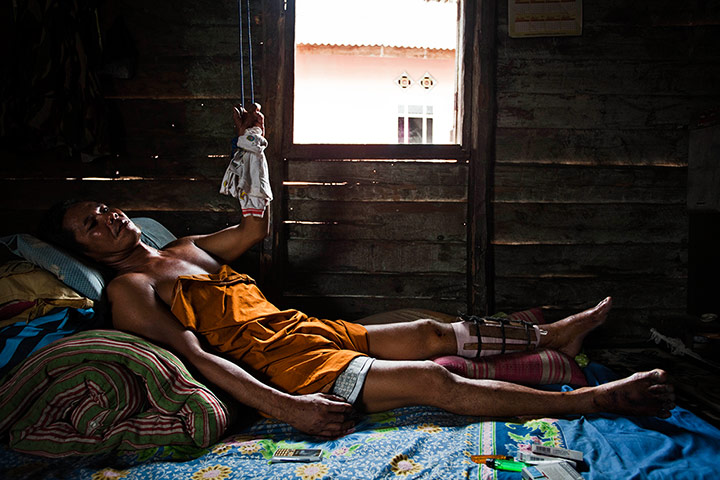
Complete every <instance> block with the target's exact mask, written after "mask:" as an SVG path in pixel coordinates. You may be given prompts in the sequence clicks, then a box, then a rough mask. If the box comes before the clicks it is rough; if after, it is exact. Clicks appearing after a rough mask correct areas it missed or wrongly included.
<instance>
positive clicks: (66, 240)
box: [38, 199, 83, 253]
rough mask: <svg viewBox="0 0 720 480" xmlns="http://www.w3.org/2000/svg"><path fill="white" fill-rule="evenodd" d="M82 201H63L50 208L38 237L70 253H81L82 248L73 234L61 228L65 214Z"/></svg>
mask: <svg viewBox="0 0 720 480" xmlns="http://www.w3.org/2000/svg"><path fill="white" fill-rule="evenodd" d="M82 201H83V200H76V199H71V200H64V201H62V202H58V203H56V204H54V205H53V206H52V207H50V208H49V209H48V210H47V211H46V212H45V215H44V217H43V222H42V224H41V225H40V227H39V231H38V236H39V237H40V238H42V239H43V240H45V241H46V242H50V243H53V244H55V245H58V246H61V247H63V248H66V249H68V250H70V251H72V252H76V253H83V248H82V246H81V245H80V244H79V243H78V242H77V240H75V234H74V233H73V232H71V231H70V230H67V229H66V228H64V227H63V220H64V219H65V214H66V213H67V211H68V210H69V209H70V207H72V206H73V205H77V204H78V203H81V202H82Z"/></svg>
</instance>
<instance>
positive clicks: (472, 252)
mask: <svg viewBox="0 0 720 480" xmlns="http://www.w3.org/2000/svg"><path fill="white" fill-rule="evenodd" d="M463 8H464V9H465V15H464V19H465V22H464V37H465V48H464V52H465V59H464V65H465V68H466V71H465V72H464V78H463V79H464V80H465V82H466V93H465V96H464V102H465V105H466V106H468V105H469V108H467V107H466V110H465V119H466V122H467V123H466V124H467V125H469V128H464V129H463V130H464V134H465V135H466V136H465V137H464V138H463V144H464V145H468V146H469V150H470V174H469V185H468V222H467V224H468V225H467V228H468V234H467V237H468V311H470V312H473V313H488V312H491V311H492V310H493V308H494V300H493V290H494V286H493V277H494V273H493V264H492V259H493V255H492V252H491V251H490V249H491V245H490V242H489V238H490V236H491V225H492V211H491V208H490V189H491V185H492V176H491V173H492V166H493V164H494V159H495V122H496V118H495V117H496V109H497V107H496V100H495V70H496V34H497V25H496V21H497V1H496V0H482V1H480V2H472V1H466V2H464V3H463ZM468 56H469V58H468ZM468 84H469V85H470V87H469V88H468V87H467V85H468Z"/></svg>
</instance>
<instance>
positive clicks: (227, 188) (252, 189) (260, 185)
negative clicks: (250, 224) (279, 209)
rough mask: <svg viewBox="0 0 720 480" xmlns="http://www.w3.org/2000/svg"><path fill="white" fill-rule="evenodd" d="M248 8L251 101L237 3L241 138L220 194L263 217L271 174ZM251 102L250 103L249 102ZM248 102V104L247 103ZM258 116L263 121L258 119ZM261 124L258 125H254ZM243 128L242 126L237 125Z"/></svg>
mask: <svg viewBox="0 0 720 480" xmlns="http://www.w3.org/2000/svg"><path fill="white" fill-rule="evenodd" d="M246 6H247V15H246V16H247V52H248V69H249V76H248V78H247V80H248V81H249V85H250V98H249V99H246V98H245V80H246V78H245V72H244V63H245V62H244V61H245V58H244V49H243V17H244V15H243V12H242V0H238V50H239V53H240V77H241V83H240V97H241V102H243V105H245V106H244V107H243V105H239V106H236V107H235V116H234V119H235V122H236V127H237V128H238V132H237V133H238V137H236V138H235V139H233V144H232V154H231V160H230V164H229V165H228V166H227V169H225V175H224V176H223V179H222V183H221V184H220V193H222V194H224V195H230V196H233V197H235V198H237V199H238V201H239V202H240V208H241V210H242V213H243V216H245V217H247V216H250V215H252V216H255V217H262V216H264V215H265V211H266V210H267V207H268V205H269V204H270V201H271V200H272V199H273V195H272V189H271V187H270V173H269V170H268V165H267V159H266V158H265V153H264V151H265V148H266V147H267V140H265V138H264V135H265V131H264V129H263V127H262V119H261V117H262V114H260V105H258V104H257V103H255V88H254V85H253V83H254V78H253V58H252V31H251V28H252V27H251V19H250V0H246ZM248 100H249V101H248ZM246 101H247V103H245V102H246ZM245 115H250V116H251V117H244V116H245ZM258 115H259V117H260V119H258ZM245 119H248V120H251V123H252V125H250V126H248V128H247V129H245V130H244V131H241V130H242V128H241V126H243V127H244V126H246V125H247V124H246V123H245ZM255 122H259V123H255ZM238 125H240V126H238Z"/></svg>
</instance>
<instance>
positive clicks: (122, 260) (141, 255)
mask: <svg viewBox="0 0 720 480" xmlns="http://www.w3.org/2000/svg"><path fill="white" fill-rule="evenodd" d="M161 255H162V253H161V251H160V250H158V249H156V248H154V247H151V246H149V245H147V244H145V243H142V242H139V243H138V244H137V245H135V247H134V248H133V249H132V250H129V251H127V252H121V253H118V254H115V255H112V256H108V257H105V258H103V259H101V260H100V261H101V262H102V263H104V264H105V265H107V266H108V267H110V268H112V269H113V270H115V271H116V272H117V273H118V274H123V273H130V272H141V271H143V270H145V269H146V268H147V266H148V265H149V264H151V263H152V262H153V260H154V259H156V258H159V257H160V256H161Z"/></svg>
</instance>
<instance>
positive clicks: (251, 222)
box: [192, 211, 270, 263]
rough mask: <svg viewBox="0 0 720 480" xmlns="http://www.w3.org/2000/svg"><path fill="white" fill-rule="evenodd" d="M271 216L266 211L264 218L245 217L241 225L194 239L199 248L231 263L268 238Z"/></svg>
mask: <svg viewBox="0 0 720 480" xmlns="http://www.w3.org/2000/svg"><path fill="white" fill-rule="evenodd" d="M269 216H270V214H269V212H268V211H266V212H265V214H264V215H263V216H262V217H255V216H248V217H244V218H243V220H242V222H241V223H240V224H239V225H235V226H234V227H228V228H226V229H224V230H220V231H219V232H215V233H211V234H209V235H199V236H196V237H192V239H193V241H194V242H195V245H196V246H198V247H199V248H201V249H203V250H205V251H206V252H208V253H210V254H212V255H214V256H215V257H217V258H219V259H220V260H222V261H223V262H225V263H229V262H232V261H235V260H237V259H238V258H240V255H242V254H243V253H245V252H246V251H248V250H249V249H250V247H252V246H253V245H255V244H256V243H258V242H260V241H262V240H263V239H264V238H265V237H267V235H268V233H269V229H270V222H269V220H268V217H269Z"/></svg>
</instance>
